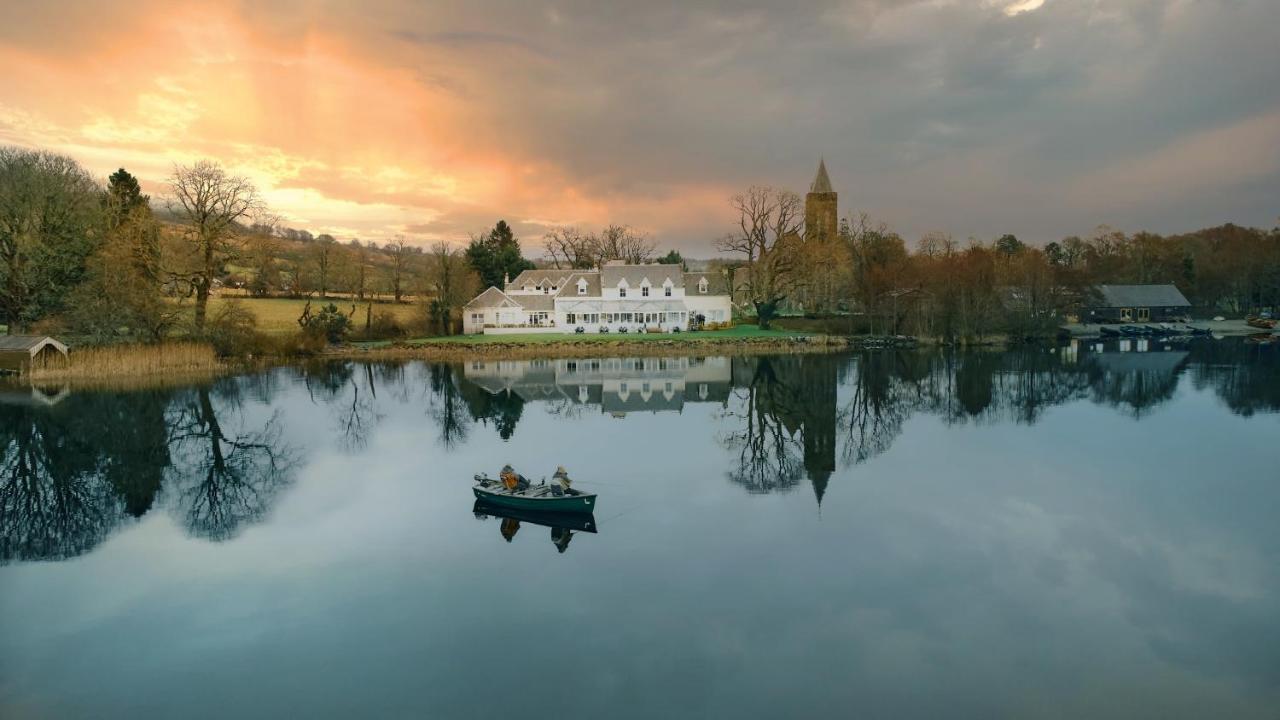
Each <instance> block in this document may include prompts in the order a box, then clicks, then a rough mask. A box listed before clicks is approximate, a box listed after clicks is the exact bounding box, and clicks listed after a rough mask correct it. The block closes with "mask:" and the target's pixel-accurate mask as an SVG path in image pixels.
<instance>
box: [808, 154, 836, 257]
mask: <svg viewBox="0 0 1280 720" xmlns="http://www.w3.org/2000/svg"><path fill="white" fill-rule="evenodd" d="M836 197H837V195H836V191H835V190H832V189H831V178H829V177H827V163H826V161H825V160H819V161H818V174H817V175H816V176H814V178H813V184H811V185H810V186H809V194H807V195H805V196H804V239H805V240H808V241H814V240H816V241H819V242H827V241H833V240H835V239H836V234H837V232H838V227H839V222H840V221H839V218H838V215H839V210H838V209H837V207H836Z"/></svg>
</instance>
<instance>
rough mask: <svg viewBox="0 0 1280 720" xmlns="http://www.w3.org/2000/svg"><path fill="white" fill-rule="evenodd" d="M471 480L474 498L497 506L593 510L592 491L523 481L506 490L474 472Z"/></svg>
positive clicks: (551, 510) (530, 508) (545, 511)
mask: <svg viewBox="0 0 1280 720" xmlns="http://www.w3.org/2000/svg"><path fill="white" fill-rule="evenodd" d="M521 479H523V478H521ZM475 480H476V485H475V488H473V491H474V492H475V496H476V499H477V500H482V501H484V502H486V503H488V504H491V505H496V506H498V507H504V508H514V509H517V510H530V511H534V512H543V513H592V512H595V509H596V495H595V493H584V492H580V491H578V490H574V489H572V488H564V489H561V488H560V487H559V486H557V485H548V484H546V483H545V482H544V483H542V484H540V485H534V484H532V483H528V482H525V483H522V484H521V486H518V487H516V488H514V489H509V488H507V487H506V485H504V484H503V483H502V482H500V481H498V480H494V479H492V478H490V477H489V476H487V475H476V476H475Z"/></svg>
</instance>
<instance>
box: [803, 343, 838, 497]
mask: <svg viewBox="0 0 1280 720" xmlns="http://www.w3.org/2000/svg"><path fill="white" fill-rule="evenodd" d="M802 361H803V363H804V364H803V368H804V370H803V372H802V373H801V377H802V378H803V380H802V386H803V387H804V388H805V394H806V395H807V396H808V402H807V403H806V404H805V419H804V469H805V472H806V473H807V474H808V475H809V482H811V483H813V494H814V495H815V496H816V497H817V499H818V505H822V496H823V495H824V494H825V493H826V492H827V483H828V482H829V481H830V480H831V474H832V473H833V472H835V469H836V359H835V358H832V357H828V356H825V355H807V356H803V358H802Z"/></svg>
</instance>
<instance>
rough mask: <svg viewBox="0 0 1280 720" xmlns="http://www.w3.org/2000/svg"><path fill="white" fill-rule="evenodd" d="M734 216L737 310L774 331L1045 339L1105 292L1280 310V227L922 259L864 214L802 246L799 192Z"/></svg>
mask: <svg viewBox="0 0 1280 720" xmlns="http://www.w3.org/2000/svg"><path fill="white" fill-rule="evenodd" d="M730 202H731V205H732V207H733V208H734V210H735V211H736V214H737V216H738V227H737V228H735V229H734V230H733V231H732V232H730V233H728V234H726V235H725V236H723V237H722V238H721V239H720V240H719V241H717V243H716V246H717V248H718V249H720V250H721V251H722V252H724V253H727V254H729V255H731V256H732V257H733V258H734V259H735V260H734V263H733V265H734V267H733V268H732V270H731V272H732V273H733V278H734V288H735V300H737V301H738V303H739V306H740V307H741V309H742V310H743V311H744V312H745V313H746V314H748V315H750V316H754V317H756V318H757V319H758V320H759V322H760V324H761V325H762V326H767V325H768V324H769V322H770V321H771V320H773V319H774V318H775V317H776V316H777V315H778V314H779V313H782V312H785V311H787V310H798V311H803V312H804V313H806V314H810V315H831V314H838V315H841V316H844V317H848V318H850V321H851V322H852V321H853V320H854V318H855V317H856V318H857V319H858V321H859V322H860V323H861V325H860V326H859V327H858V328H857V329H858V330H859V331H863V332H871V333H876V334H913V335H925V336H933V337H940V338H944V339H949V340H965V339H974V338H982V337H984V336H986V335H990V334H992V333H997V332H999V333H1010V334H1013V335H1026V336H1031V335H1040V334H1045V333H1048V332H1052V331H1053V330H1055V329H1056V328H1057V327H1058V326H1059V325H1061V324H1062V322H1063V321H1064V318H1066V317H1067V316H1069V315H1072V314H1073V313H1077V312H1079V310H1080V309H1081V308H1082V307H1083V306H1084V305H1086V304H1087V303H1088V302H1090V301H1091V300H1092V299H1093V297H1094V295H1093V293H1094V288H1096V286H1097V285H1099V284H1173V285H1175V286H1177V287H1178V289H1179V290H1181V291H1182V293H1183V294H1184V295H1185V296H1186V297H1187V298H1188V300H1189V301H1190V302H1191V303H1192V305H1193V306H1194V307H1195V308H1197V309H1198V310H1199V311H1203V312H1208V313H1214V314H1216V313H1218V312H1224V313H1233V314H1243V313H1246V312H1251V311H1254V310H1258V309H1267V308H1276V307H1278V306H1280V228H1273V229H1271V230H1264V229H1259V228H1248V227H1241V226H1238V225H1232V224H1227V225H1222V226H1219V227H1213V228H1206V229H1203V230H1198V231H1195V232H1191V233H1185V234H1179V235H1167V236H1162V235H1158V234H1155V233H1149V232H1139V233H1136V234H1132V235H1129V234H1126V233H1123V232H1120V231H1117V230H1114V229H1111V228H1108V227H1099V228H1098V229H1097V230H1096V231H1095V232H1094V233H1093V234H1092V235H1090V236H1088V237H1085V238H1081V237H1075V236H1073V237H1068V238H1065V239H1063V240H1061V241H1058V242H1051V243H1048V244H1047V245H1046V246H1045V247H1043V248H1039V247H1034V246H1030V245H1027V244H1026V243H1023V242H1022V241H1020V240H1019V239H1018V238H1017V237H1015V236H1013V235H1003V236H1001V237H999V238H996V239H994V240H991V241H983V240H981V239H977V238H969V239H968V241H967V242H960V241H957V240H956V239H955V238H953V237H952V236H950V235H948V234H946V233H940V232H935V233H928V234H926V235H924V236H923V237H921V238H920V239H919V241H918V242H917V243H916V244H915V247H914V248H913V249H909V248H908V246H907V242H906V241H905V239H904V238H903V237H902V236H901V235H899V234H898V233H896V232H894V231H893V230H892V229H891V228H890V227H889V226H888V225H886V224H884V223H875V222H873V221H872V220H871V219H870V218H869V217H868V216H867V215H866V214H858V215H854V216H850V217H847V218H845V219H843V220H842V221H841V223H840V229H839V232H838V233H837V237H834V238H814V237H809V236H807V235H806V232H805V228H804V204H803V200H802V199H801V198H800V196H799V195H797V194H796V193H793V192H789V191H785V190H778V189H775V188H770V187H759V186H757V187H752V188H750V189H748V190H747V191H746V192H743V193H740V194H738V195H735V196H734V197H733V198H732V199H731V200H730Z"/></svg>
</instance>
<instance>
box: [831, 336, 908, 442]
mask: <svg viewBox="0 0 1280 720" xmlns="http://www.w3.org/2000/svg"><path fill="white" fill-rule="evenodd" d="M905 359H906V356H905V355H904V354H902V353H897V352H892V351H889V352H882V351H871V352H865V353H862V354H861V355H859V356H858V357H857V360H856V364H857V373H856V374H855V375H854V376H853V380H852V383H853V394H852V396H851V397H850V398H849V402H848V404H847V405H845V407H844V410H843V411H842V412H841V417H840V420H841V424H842V425H843V426H844V428H845V433H846V435H845V445H844V459H845V461H846V462H851V463H861V462H866V461H867V460H869V459H870V458H873V457H875V456H876V455H879V454H880V453H882V452H884V451H886V450H888V449H889V446H890V445H891V444H892V443H893V441H894V439H895V438H897V437H898V435H899V434H900V433H901V432H902V423H903V421H904V420H905V419H906V415H907V413H908V412H910V410H911V405H910V401H911V399H912V394H911V393H910V392H909V391H908V388H907V386H905V385H904V384H903V383H902V382H901V381H900V380H898V375H899V374H900V373H898V372H895V370H898V369H899V366H900V365H903V364H904V361H905Z"/></svg>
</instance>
